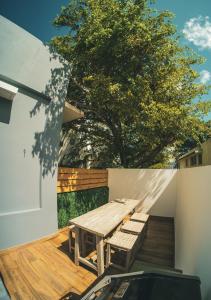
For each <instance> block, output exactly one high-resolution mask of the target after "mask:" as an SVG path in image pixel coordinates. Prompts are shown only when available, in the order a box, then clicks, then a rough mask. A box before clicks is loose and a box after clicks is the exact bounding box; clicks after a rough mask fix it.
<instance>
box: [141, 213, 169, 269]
mask: <svg viewBox="0 0 211 300" xmlns="http://www.w3.org/2000/svg"><path fill="white" fill-rule="evenodd" d="M174 243H175V242H174V220H173V218H164V217H154V216H150V218H149V221H148V228H147V232H146V236H145V239H144V241H143V245H142V247H141V249H140V250H139V252H138V254H137V257H136V258H137V259H138V260H140V261H142V262H145V263H151V264H155V265H158V266H162V267H165V268H174Z"/></svg>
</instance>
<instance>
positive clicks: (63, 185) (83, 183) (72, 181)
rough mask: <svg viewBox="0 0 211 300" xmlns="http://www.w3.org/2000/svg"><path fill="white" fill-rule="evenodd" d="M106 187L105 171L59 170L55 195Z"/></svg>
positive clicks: (106, 176) (106, 174) (106, 175)
mask: <svg viewBox="0 0 211 300" xmlns="http://www.w3.org/2000/svg"><path fill="white" fill-rule="evenodd" d="M104 186H108V171H107V170H105V169H79V168H59V170H58V179H57V193H66V192H73V191H80V190H86V189H93V188H97V187H104Z"/></svg>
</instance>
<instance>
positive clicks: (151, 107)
mask: <svg viewBox="0 0 211 300" xmlns="http://www.w3.org/2000/svg"><path fill="white" fill-rule="evenodd" d="M172 17H173V15H172V13H170V12H168V11H162V12H157V11H155V10H152V9H151V8H149V3H148V1H147V0H139V1H138V0H128V1H126V0H125V1H118V0H84V1H80V0H78V1H70V3H69V5H68V6H67V7H64V8H62V11H61V14H60V15H59V16H58V17H57V18H56V19H55V22H54V23H55V25H56V26H58V27H61V26H64V27H67V28H69V33H68V34H67V35H63V36H57V37H55V38H54V39H53V40H52V45H53V46H54V48H55V49H56V51H58V52H59V53H60V54H61V55H62V56H63V57H64V58H65V59H66V60H68V61H69V62H70V65H71V76H70V83H69V91H68V100H69V102H70V103H72V104H74V105H76V106H78V107H79V108H80V109H81V110H83V111H84V112H85V118H83V119H81V120H78V121H75V122H73V123H71V124H69V125H67V126H66V127H65V128H64V131H66V132H67V131H68V130H69V129H70V131H69V133H70V137H71V136H72V137H73V138H72V140H70V142H72V141H75V135H76V133H77V140H76V141H75V142H74V143H75V147H71V149H70V153H69V161H70V160H71V165H72V166H74V165H85V164H86V162H87V160H91V165H92V166H93V167H107V166H110V167H111V166H116V167H118V166H124V167H149V166H151V165H155V164H157V163H159V162H162V161H163V160H164V157H165V155H163V153H164V152H165V151H166V149H167V148H168V147H171V146H174V147H177V146H178V145H180V144H182V143H183V142H184V141H185V140H186V139H187V138H192V139H194V140H198V138H199V135H201V134H204V133H205V132H206V131H207V127H206V124H205V123H204V122H203V121H202V116H203V114H204V113H207V112H208V111H209V109H210V104H204V103H203V104H201V103H202V102H200V104H193V101H192V100H193V99H194V98H196V97H198V98H200V96H201V95H203V94H205V93H207V92H208V87H206V86H205V85H202V84H199V83H197V81H196V79H197V78H198V76H199V75H198V73H197V72H196V71H195V70H194V68H193V67H194V65H195V64H199V63H202V62H203V59H202V58H201V57H198V56H197V55H196V54H194V53H193V52H192V51H191V50H190V49H188V48H187V47H182V46H180V44H179V38H178V36H177V35H176V28H175V26H174V25H173V23H172ZM81 156H83V159H82V160H81V159H80V158H81ZM66 159H67V157H66Z"/></svg>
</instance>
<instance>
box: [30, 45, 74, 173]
mask: <svg viewBox="0 0 211 300" xmlns="http://www.w3.org/2000/svg"><path fill="white" fill-rule="evenodd" d="M49 50H50V61H52V62H56V66H55V67H54V68H52V69H51V79H50V80H49V82H48V83H47V85H46V87H45V90H44V91H43V94H45V95H46V96H47V97H49V98H50V99H51V100H50V101H49V102H48V103H47V104H46V100H44V99H43V101H37V102H36V105H35V106H34V108H33V109H32V110H31V112H30V117H31V118H32V117H34V116H35V115H36V114H37V113H39V111H40V110H44V112H45V116H46V121H45V126H44V130H43V131H42V132H36V133H35V134H34V140H35V143H34V145H33V147H32V155H33V156H37V157H38V158H39V161H40V165H41V168H42V176H43V177H44V176H46V175H48V174H49V173H50V174H52V176H53V175H54V174H55V171H56V169H57V161H58V152H59V150H58V148H59V141H60V130H61V125H62V116H63V109H64V102H65V98H66V92H67V87H68V83H69V78H68V75H69V65H68V63H67V62H65V61H64V59H62V58H61V57H60V56H58V55H57V54H56V53H55V52H54V51H53V49H52V48H49ZM52 65H53V63H52Z"/></svg>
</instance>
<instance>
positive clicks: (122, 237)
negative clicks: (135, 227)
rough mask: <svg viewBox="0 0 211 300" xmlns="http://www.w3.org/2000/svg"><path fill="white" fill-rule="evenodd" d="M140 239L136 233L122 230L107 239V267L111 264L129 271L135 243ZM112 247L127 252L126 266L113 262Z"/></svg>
mask: <svg viewBox="0 0 211 300" xmlns="http://www.w3.org/2000/svg"><path fill="white" fill-rule="evenodd" d="M137 240H138V236H137V235H134V234H128V233H125V232H121V231H116V232H115V233H114V235H113V236H112V237H111V238H110V239H109V240H107V254H106V267H109V266H110V265H111V264H112V265H113V266H114V267H116V268H118V269H121V270H123V271H125V270H126V271H128V269H129V266H130V264H131V263H132V253H133V250H134V248H135V244H136V242H137ZM111 247H113V248H115V249H118V250H122V251H124V252H125V253H126V263H125V266H121V265H119V264H115V263H111Z"/></svg>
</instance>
